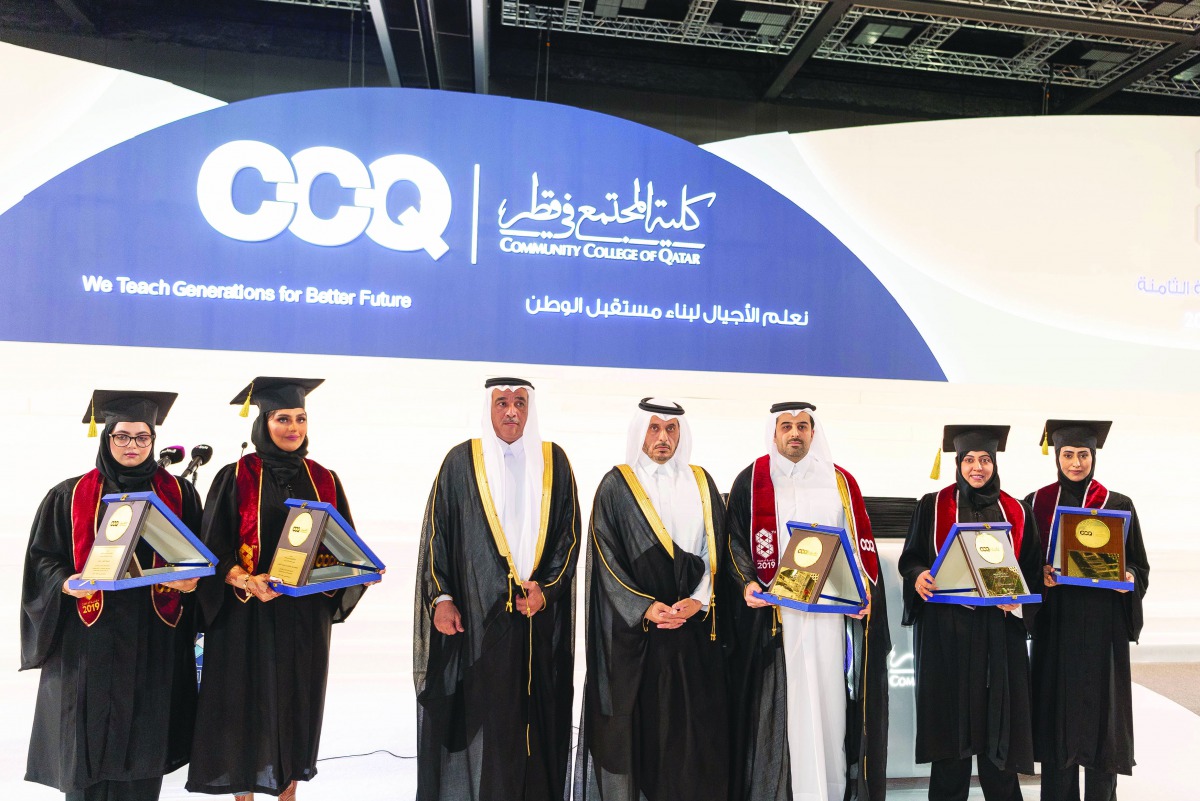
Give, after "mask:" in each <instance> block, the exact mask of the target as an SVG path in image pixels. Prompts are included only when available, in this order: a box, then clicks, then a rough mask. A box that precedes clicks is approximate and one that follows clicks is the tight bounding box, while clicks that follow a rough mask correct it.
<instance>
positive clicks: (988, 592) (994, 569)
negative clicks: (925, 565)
mask: <svg viewBox="0 0 1200 801" xmlns="http://www.w3.org/2000/svg"><path fill="white" fill-rule="evenodd" d="M929 572H930V574H931V575H932V576H933V581H934V583H935V584H937V585H938V589H936V590H934V591H933V596H932V597H930V598H926V599H925V600H926V602H927V603H936V604H960V605H963V606H1000V605H1001V604H1036V603H1041V600H1042V596H1041V595H1039V594H1037V593H1031V592H1030V591H1029V588H1028V587H1026V586H1025V576H1024V575H1023V574H1022V573H1021V566H1020V565H1019V564H1018V563H1017V556H1016V554H1015V553H1013V547H1012V524H1010V523H955V524H954V526H952V527H951V528H950V534H949V535H948V536H947V537H946V541H945V542H944V543H942V549H941V551H939V552H938V555H937V559H935V560H934V562H933V567H931V568H930V570H929Z"/></svg>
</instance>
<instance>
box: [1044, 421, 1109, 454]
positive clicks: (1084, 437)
mask: <svg viewBox="0 0 1200 801" xmlns="http://www.w3.org/2000/svg"><path fill="white" fill-rule="evenodd" d="M1110 428H1112V420H1047V421H1046V427H1045V428H1043V429H1042V447H1043V448H1045V446H1046V445H1047V444H1053V445H1054V447H1056V448H1061V447H1064V446H1067V445H1074V446H1075V447H1078V448H1091V449H1092V450H1096V449H1097V448H1103V447H1104V440H1106V439H1108V430H1109V429H1110Z"/></svg>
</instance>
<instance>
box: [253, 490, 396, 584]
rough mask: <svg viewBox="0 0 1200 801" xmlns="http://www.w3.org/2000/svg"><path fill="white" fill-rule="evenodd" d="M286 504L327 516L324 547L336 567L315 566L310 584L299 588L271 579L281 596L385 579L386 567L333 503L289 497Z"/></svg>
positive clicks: (309, 577)
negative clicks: (331, 556)
mask: <svg viewBox="0 0 1200 801" xmlns="http://www.w3.org/2000/svg"><path fill="white" fill-rule="evenodd" d="M284 503H285V504H287V505H288V506H290V507H293V508H297V509H309V510H315V511H318V512H324V513H326V514H327V515H328V519H327V522H326V523H325V524H324V527H323V530H322V532H321V535H322V538H323V539H322V542H321V544H322V545H324V546H325V548H326V549H327V550H328V551H329V553H330V554H332V555H333V558H334V559H336V560H337V564H334V565H329V566H327V567H313V568H312V570H311V571H310V572H309V575H308V581H307V582H306V583H305V584H303V585H302V586H299V587H293V586H291V585H290V584H284V583H283V582H282V581H279V580H278V579H275V578H272V579H271V580H270V582H269V583H270V585H271V589H273V590H275V592H277V593H279V594H280V595H289V596H292V597H300V596H304V595H313V594H314V593H318V592H331V591H333V590H340V589H342V588H343V587H353V586H355V585H358V584H367V583H369V582H373V581H381V580H382V578H383V576H382V573H383V570H384V569H385V568H386V567H387V565H385V564H384V563H383V561H382V560H380V558H379V557H378V556H376V555H375V554H374V552H372V551H371V549H370V548H369V547H367V544H366V543H365V542H363V541H362V538H361V537H359V536H358V533H357V532H356V531H355V530H354V528H353V527H352V526H351V525H350V524H349V523H348V522H347V521H346V518H344V517H342V516H341V515H340V514H338V510H337V509H335V508H334V507H333V504H329V503H324V502H322V501H305V500H299V499H297V498H288V499H287V500H286V501H284ZM330 524H332V526H331V525H330Z"/></svg>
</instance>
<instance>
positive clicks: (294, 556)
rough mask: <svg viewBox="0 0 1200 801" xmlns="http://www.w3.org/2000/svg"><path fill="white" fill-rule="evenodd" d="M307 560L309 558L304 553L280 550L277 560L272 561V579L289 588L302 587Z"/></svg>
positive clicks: (276, 556) (276, 552)
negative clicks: (301, 578)
mask: <svg viewBox="0 0 1200 801" xmlns="http://www.w3.org/2000/svg"><path fill="white" fill-rule="evenodd" d="M305 536H307V534H306V535H305ZM305 558H307V554H305V553H304V552H303V551H289V550H288V549H287V548H280V549H279V550H277V551H275V558H274V559H272V560H271V570H270V575H271V577H272V578H277V579H279V580H280V581H282V582H283V583H284V584H287V585H288V586H289V587H298V586H300V576H301V574H302V573H303V572H304V560H305Z"/></svg>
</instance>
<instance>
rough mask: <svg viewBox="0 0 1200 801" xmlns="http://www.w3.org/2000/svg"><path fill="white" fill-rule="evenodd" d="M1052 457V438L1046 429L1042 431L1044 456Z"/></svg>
mask: <svg viewBox="0 0 1200 801" xmlns="http://www.w3.org/2000/svg"><path fill="white" fill-rule="evenodd" d="M1049 455H1050V436H1049V434H1048V433H1047V432H1046V429H1044V428H1043V429H1042V456H1049Z"/></svg>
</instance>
